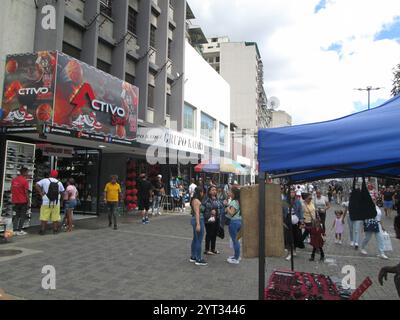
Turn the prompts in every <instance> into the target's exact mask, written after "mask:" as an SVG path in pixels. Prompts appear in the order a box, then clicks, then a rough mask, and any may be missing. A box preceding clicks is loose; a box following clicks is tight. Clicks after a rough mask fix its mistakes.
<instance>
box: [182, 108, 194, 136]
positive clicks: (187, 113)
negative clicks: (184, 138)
mask: <svg viewBox="0 0 400 320" xmlns="http://www.w3.org/2000/svg"><path fill="white" fill-rule="evenodd" d="M183 128H184V130H185V131H187V132H188V133H190V134H193V133H194V132H195V109H194V108H192V107H191V106H188V105H186V104H185V110H184V114H183Z"/></svg>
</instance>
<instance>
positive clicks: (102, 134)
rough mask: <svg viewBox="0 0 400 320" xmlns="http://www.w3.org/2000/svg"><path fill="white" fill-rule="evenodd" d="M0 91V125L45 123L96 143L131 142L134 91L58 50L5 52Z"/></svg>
mask: <svg viewBox="0 0 400 320" xmlns="http://www.w3.org/2000/svg"><path fill="white" fill-rule="evenodd" d="M3 93H4V94H3V101H2V107H1V108H2V112H1V114H2V115H1V116H0V126H1V127H8V128H24V127H25V128H27V127H35V126H37V125H46V126H49V127H52V128H59V129H60V130H65V131H66V132H67V131H69V132H71V134H72V135H74V134H75V132H81V133H85V134H86V135H88V136H89V137H90V138H93V139H94V140H98V141H100V140H102V141H105V140H107V141H113V142H117V143H121V144H126V145H131V144H133V142H134V141H135V140H136V134H137V115H138V104H139V89H138V88H137V87H135V86H132V85H131V84H129V83H127V82H125V81H122V80H120V79H117V78H115V77H113V76H111V75H109V74H107V73H104V72H102V71H100V70H98V69H96V68H94V67H92V66H89V65H87V64H85V63H83V62H81V61H78V60H76V59H73V58H71V57H69V56H67V55H65V54H63V53H60V52H48V51H44V52H38V53H30V54H23V55H9V56H7V58H6V68H5V79H4V92H3ZM64 133H65V132H64Z"/></svg>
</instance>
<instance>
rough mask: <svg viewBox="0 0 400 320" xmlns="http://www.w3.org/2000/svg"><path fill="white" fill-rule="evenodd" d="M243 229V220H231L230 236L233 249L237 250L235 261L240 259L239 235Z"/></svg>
mask: <svg viewBox="0 0 400 320" xmlns="http://www.w3.org/2000/svg"><path fill="white" fill-rule="evenodd" d="M241 228H242V220H231V223H230V224H229V235H230V236H231V239H232V242H233V249H234V250H235V259H236V260H239V258H240V242H239V240H237V235H238V233H239V231H240V229H241Z"/></svg>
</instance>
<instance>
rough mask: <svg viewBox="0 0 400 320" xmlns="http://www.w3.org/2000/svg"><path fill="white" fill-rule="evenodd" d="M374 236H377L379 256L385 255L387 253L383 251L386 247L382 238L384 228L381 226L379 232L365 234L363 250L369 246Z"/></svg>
mask: <svg viewBox="0 0 400 320" xmlns="http://www.w3.org/2000/svg"><path fill="white" fill-rule="evenodd" d="M373 235H375V238H376V244H377V246H378V251H379V254H384V253H385V252H384V251H383V248H384V245H383V237H382V227H381V226H380V225H379V232H365V238H364V240H363V242H362V245H361V249H365V247H366V246H367V245H368V242H369V240H371V238H372V236H373Z"/></svg>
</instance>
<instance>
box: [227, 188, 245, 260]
mask: <svg viewBox="0 0 400 320" xmlns="http://www.w3.org/2000/svg"><path fill="white" fill-rule="evenodd" d="M226 211H227V215H226V216H227V218H228V219H230V224H229V235H230V236H231V239H232V242H233V249H234V251H235V255H234V256H232V257H229V258H228V259H227V262H228V263H230V264H239V261H240V242H239V240H238V239H237V235H238V233H239V231H240V229H241V228H242V214H241V212H240V190H239V189H238V188H232V190H231V202H230V203H229V205H228V208H227V209H226Z"/></svg>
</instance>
